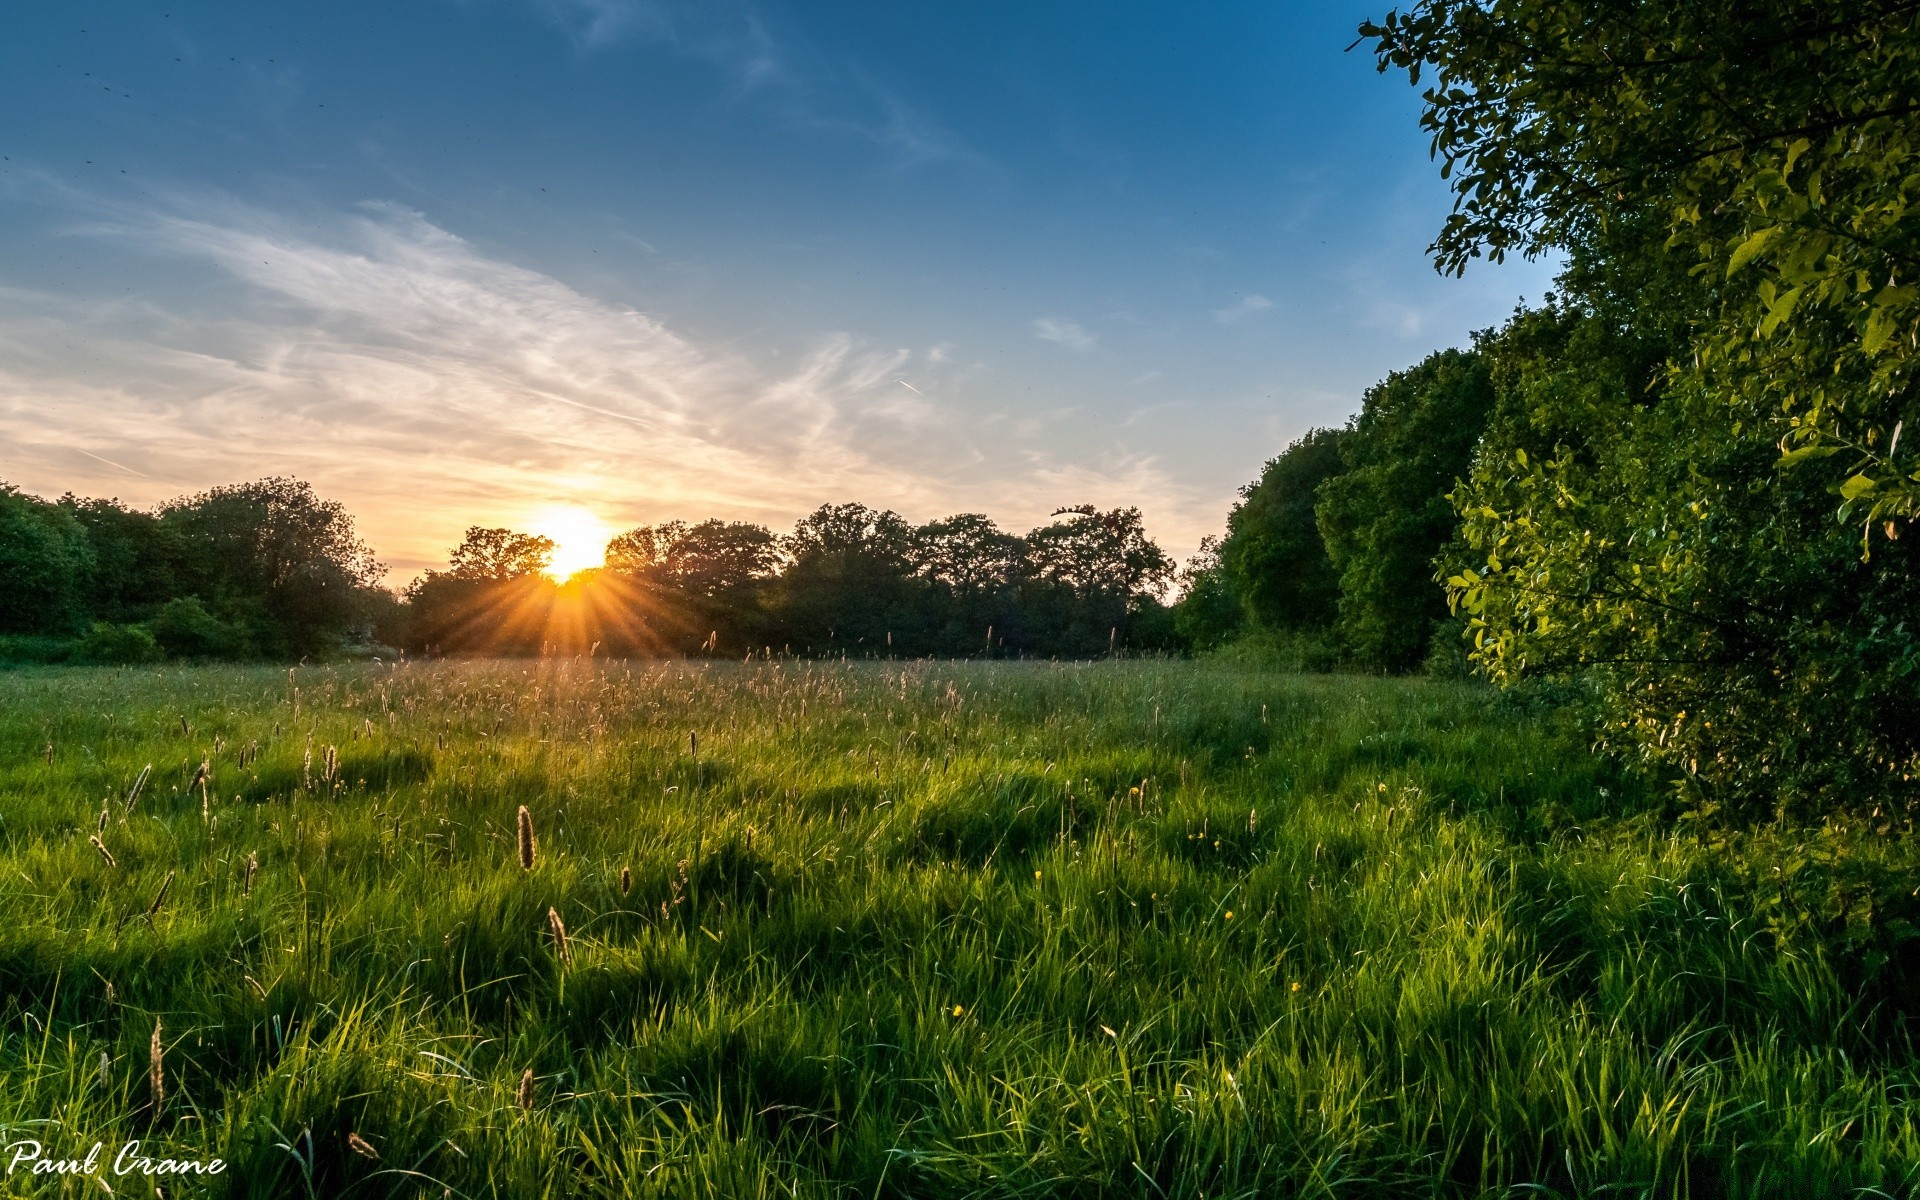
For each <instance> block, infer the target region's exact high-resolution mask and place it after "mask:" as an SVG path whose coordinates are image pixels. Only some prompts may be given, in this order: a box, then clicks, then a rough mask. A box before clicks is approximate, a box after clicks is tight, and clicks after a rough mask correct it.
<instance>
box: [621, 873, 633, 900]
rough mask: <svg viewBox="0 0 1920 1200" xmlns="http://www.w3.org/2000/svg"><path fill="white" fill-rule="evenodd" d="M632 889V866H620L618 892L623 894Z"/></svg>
mask: <svg viewBox="0 0 1920 1200" xmlns="http://www.w3.org/2000/svg"><path fill="white" fill-rule="evenodd" d="M632 890H633V868H631V867H621V868H620V894H621V895H622V896H624V895H626V894H627V893H628V892H630V891H632Z"/></svg>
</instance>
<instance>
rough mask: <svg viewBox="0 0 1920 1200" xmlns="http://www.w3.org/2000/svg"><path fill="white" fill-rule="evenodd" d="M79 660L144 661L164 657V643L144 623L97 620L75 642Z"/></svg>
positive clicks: (98, 661)
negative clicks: (115, 622)
mask: <svg viewBox="0 0 1920 1200" xmlns="http://www.w3.org/2000/svg"><path fill="white" fill-rule="evenodd" d="M72 657H73V659H74V661H76V662H89V663H143V662H153V661H155V660H157V659H158V658H160V643H159V642H157V641H155V640H154V638H153V634H151V633H149V632H148V631H147V629H146V628H145V627H144V626H141V625H112V624H109V623H107V622H106V621H95V622H94V623H93V628H92V629H91V630H89V631H88V633H87V636H85V637H83V638H81V639H80V640H79V641H77V642H75V643H74V644H73V651H72Z"/></svg>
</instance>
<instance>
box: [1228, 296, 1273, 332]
mask: <svg viewBox="0 0 1920 1200" xmlns="http://www.w3.org/2000/svg"><path fill="white" fill-rule="evenodd" d="M1272 307H1273V301H1271V300H1269V299H1267V298H1266V297H1265V296H1262V295H1261V294H1260V293H1258V292H1248V293H1247V294H1246V295H1244V296H1242V297H1240V298H1239V299H1238V300H1235V301H1234V302H1233V303H1232V304H1229V305H1227V306H1226V307H1225V308H1216V309H1214V310H1213V319H1214V320H1216V321H1218V322H1220V323H1221V324H1222V325H1235V324H1238V323H1239V322H1241V321H1244V320H1246V319H1247V318H1248V317H1251V316H1253V315H1254V314H1256V313H1263V312H1266V311H1267V310H1268V309H1270V308H1272Z"/></svg>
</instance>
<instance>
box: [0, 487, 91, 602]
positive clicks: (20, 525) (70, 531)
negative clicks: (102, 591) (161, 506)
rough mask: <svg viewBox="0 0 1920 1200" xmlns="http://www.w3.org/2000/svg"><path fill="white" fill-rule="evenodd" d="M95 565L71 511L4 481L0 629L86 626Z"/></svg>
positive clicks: (0, 523) (0, 531)
mask: <svg viewBox="0 0 1920 1200" xmlns="http://www.w3.org/2000/svg"><path fill="white" fill-rule="evenodd" d="M92 567H93V555H92V551H91V548H90V547H89V546H88V545H87V535H86V530H85V529H84V528H83V527H82V526H81V524H80V523H79V522H78V521H76V520H74V519H73V515H72V514H71V513H69V512H67V511H66V510H65V509H63V508H61V507H60V506H59V505H55V504H48V503H47V502H45V501H44V500H39V499H37V498H35V497H33V496H29V495H27V494H26V493H24V492H22V491H20V490H19V489H17V488H15V487H13V486H11V485H9V484H4V483H0V633H39V634H64V633H70V632H73V631H74V630H76V629H77V628H81V627H83V626H84V623H85V618H86V611H87V610H86V602H85V595H84V592H83V588H84V587H85V584H86V579H87V575H88V573H89V572H90V571H91V570H92Z"/></svg>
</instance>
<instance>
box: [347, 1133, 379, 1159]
mask: <svg viewBox="0 0 1920 1200" xmlns="http://www.w3.org/2000/svg"><path fill="white" fill-rule="evenodd" d="M347 1149H349V1150H351V1151H353V1152H354V1153H355V1154H358V1155H359V1156H360V1157H361V1158H371V1159H373V1160H374V1161H376V1162H378V1161H379V1159H380V1152H379V1151H378V1150H375V1149H374V1148H373V1143H371V1142H369V1141H367V1139H365V1138H363V1137H361V1136H360V1135H359V1134H358V1133H353V1132H349V1133H348V1134H347Z"/></svg>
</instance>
